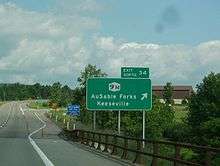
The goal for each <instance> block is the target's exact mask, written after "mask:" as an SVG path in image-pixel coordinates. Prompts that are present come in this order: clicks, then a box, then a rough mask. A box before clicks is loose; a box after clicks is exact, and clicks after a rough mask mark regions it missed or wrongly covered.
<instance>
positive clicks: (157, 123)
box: [145, 99, 174, 139]
mask: <svg viewBox="0 0 220 166" xmlns="http://www.w3.org/2000/svg"><path fill="white" fill-rule="evenodd" d="M173 122H174V110H173V107H171V106H169V105H167V104H163V103H160V102H159V100H157V99H155V100H154V103H153V108H152V110H151V111H149V112H147V116H146V126H145V127H146V133H147V134H146V138H149V139H161V138H162V137H163V135H164V131H165V130H166V129H167V128H169V127H170V126H171V125H172V123H173Z"/></svg>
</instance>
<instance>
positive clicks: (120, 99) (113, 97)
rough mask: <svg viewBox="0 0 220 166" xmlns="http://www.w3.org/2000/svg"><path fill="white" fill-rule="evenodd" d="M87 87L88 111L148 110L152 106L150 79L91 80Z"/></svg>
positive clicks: (88, 81)
mask: <svg viewBox="0 0 220 166" xmlns="http://www.w3.org/2000/svg"><path fill="white" fill-rule="evenodd" d="M86 87H87V89H86V107H87V109H88V110H146V109H151V106H152V88H151V80H150V79H140V78H139V79H134V78H90V79H88V80H87V86H86Z"/></svg>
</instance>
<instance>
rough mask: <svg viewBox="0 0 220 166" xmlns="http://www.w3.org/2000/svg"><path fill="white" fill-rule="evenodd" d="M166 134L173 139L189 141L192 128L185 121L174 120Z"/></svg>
mask: <svg viewBox="0 0 220 166" xmlns="http://www.w3.org/2000/svg"><path fill="white" fill-rule="evenodd" d="M164 136H165V137H166V138H169V139H170V140H173V141H178V142H189V138H190V137H191V128H190V126H189V125H188V124H187V123H184V122H175V121H174V122H173V123H172V124H171V125H170V126H169V127H168V128H167V129H166V130H165V134H164Z"/></svg>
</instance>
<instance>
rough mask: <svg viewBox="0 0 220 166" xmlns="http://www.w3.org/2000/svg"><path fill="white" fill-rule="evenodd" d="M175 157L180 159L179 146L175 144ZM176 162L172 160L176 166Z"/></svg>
mask: <svg viewBox="0 0 220 166" xmlns="http://www.w3.org/2000/svg"><path fill="white" fill-rule="evenodd" d="M175 159H180V146H178V145H175ZM178 165H179V164H178V162H176V161H174V166H178Z"/></svg>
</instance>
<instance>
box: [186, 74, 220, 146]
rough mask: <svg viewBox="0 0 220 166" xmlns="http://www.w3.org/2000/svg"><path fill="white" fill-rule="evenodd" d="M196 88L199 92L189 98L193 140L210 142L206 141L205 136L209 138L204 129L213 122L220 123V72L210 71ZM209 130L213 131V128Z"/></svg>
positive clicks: (189, 115)
mask: <svg viewBox="0 0 220 166" xmlns="http://www.w3.org/2000/svg"><path fill="white" fill-rule="evenodd" d="M196 88H197V92H196V93H194V94H193V95H192V96H191V98H190V100H189V113H188V118H187V121H188V124H189V125H190V126H191V128H192V133H193V134H194V136H195V139H194V140H193V141H194V142H196V143H200V144H201V143H208V142H209V141H204V140H205V139H204V137H205V138H206V140H207V138H209V137H208V135H205V134H206V132H204V131H205V130H206V131H207V130H208V127H209V126H212V124H219V120H215V118H220V73H218V74H214V73H210V74H209V75H208V76H206V77H205V78H204V79H203V81H202V83H200V84H199V85H197V86H196ZM208 121H209V122H208ZM206 122H207V123H206ZM217 122H218V123H217ZM218 129H219V128H218ZM209 130H210V131H209V132H212V131H213V130H212V129H211V128H209ZM216 131H217V129H216ZM210 134H211V133H209V135H210ZM201 135H203V138H202V137H201ZM203 141H204V142H203Z"/></svg>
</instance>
